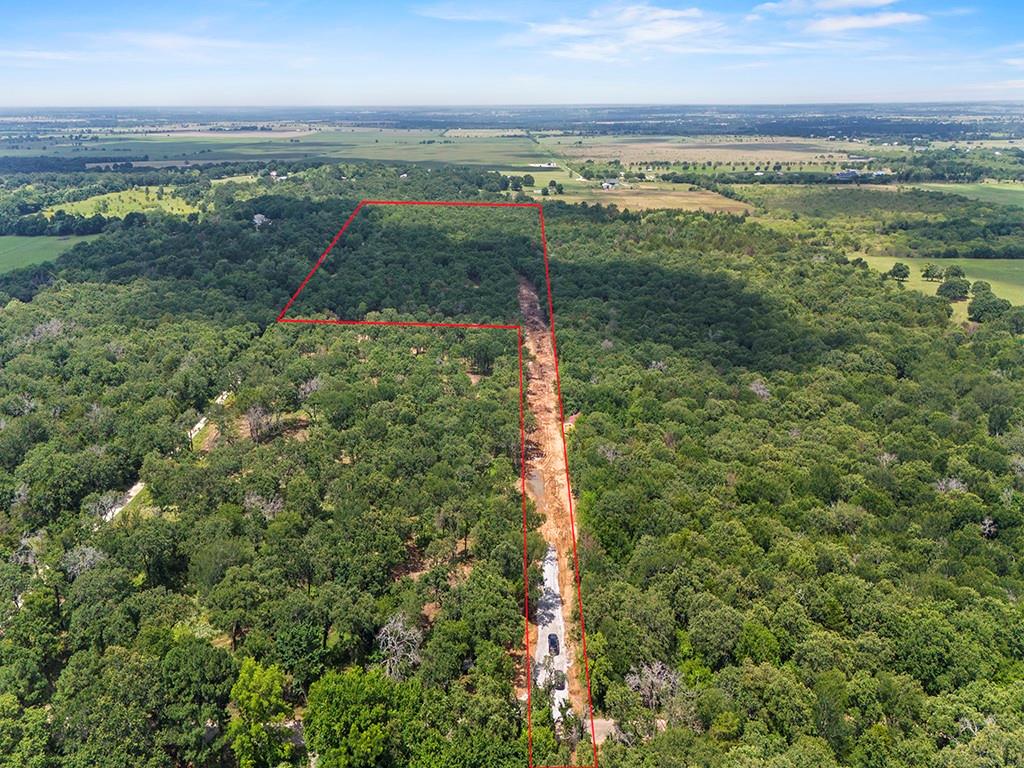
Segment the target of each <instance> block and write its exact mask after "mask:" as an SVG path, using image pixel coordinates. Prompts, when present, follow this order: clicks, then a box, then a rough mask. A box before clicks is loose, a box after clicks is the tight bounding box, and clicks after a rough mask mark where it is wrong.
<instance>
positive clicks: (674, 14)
mask: <svg viewBox="0 0 1024 768" xmlns="http://www.w3.org/2000/svg"><path fill="white" fill-rule="evenodd" d="M527 28H528V32H527V34H525V35H519V36H514V37H512V38H509V39H508V40H509V41H510V42H512V43H513V44H521V45H538V44H539V45H547V44H549V43H554V42H556V41H557V42H558V47H557V48H554V49H553V50H552V55H554V56H558V57H561V58H568V59H614V58H617V57H619V56H621V55H623V54H625V53H627V52H631V53H639V54H641V55H643V54H644V53H645V52H647V53H649V52H651V51H661V52H676V53H678V52H682V49H683V48H685V47H686V46H687V45H691V44H692V42H693V41H694V40H695V39H698V38H699V39H700V40H701V42H702V45H703V46H704V47H707V42H708V38H709V36H714V35H718V36H720V35H721V34H722V33H724V32H725V31H726V30H725V25H724V24H722V23H721V22H719V21H717V20H715V19H712V18H710V17H708V16H706V15H705V13H704V12H703V11H701V10H700V9H699V8H682V9H678V8H662V7H659V6H655V5H648V4H637V5H626V6H610V7H606V8H601V9H598V10H595V11H592V12H591V13H589V14H588V15H586V16H583V17H577V18H568V17H563V18H561V19H558V20H557V21H552V22H530V23H528V24H527Z"/></svg>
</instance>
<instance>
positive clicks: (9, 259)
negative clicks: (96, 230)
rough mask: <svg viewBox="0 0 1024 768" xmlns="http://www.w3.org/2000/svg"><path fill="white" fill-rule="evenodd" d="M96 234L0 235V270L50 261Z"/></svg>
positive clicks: (94, 237) (92, 238)
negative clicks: (80, 235) (66, 235)
mask: <svg viewBox="0 0 1024 768" xmlns="http://www.w3.org/2000/svg"><path fill="white" fill-rule="evenodd" d="M96 237H97V235H85V236H82V237H21V236H19V235H2V236H0V272H7V271H8V270H11V269H18V268H19V267H27V266H29V265H31V264H39V263H41V262H44V261H52V260H53V259H55V258H57V257H58V256H60V255H61V254H62V253H64V251H66V250H67V249H68V248H70V247H71V246H73V245H75V244H76V243H84V242H88V241H89V240H95V239H96Z"/></svg>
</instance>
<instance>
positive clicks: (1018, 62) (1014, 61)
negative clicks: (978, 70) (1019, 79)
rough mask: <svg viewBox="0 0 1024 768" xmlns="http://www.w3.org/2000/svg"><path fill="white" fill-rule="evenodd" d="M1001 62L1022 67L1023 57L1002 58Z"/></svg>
mask: <svg viewBox="0 0 1024 768" xmlns="http://www.w3.org/2000/svg"><path fill="white" fill-rule="evenodd" d="M1003 64H1006V65H1007V66H1010V67H1019V68H1020V69H1024V59H1003Z"/></svg>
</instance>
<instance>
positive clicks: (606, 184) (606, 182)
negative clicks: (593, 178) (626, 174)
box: [601, 179, 619, 189]
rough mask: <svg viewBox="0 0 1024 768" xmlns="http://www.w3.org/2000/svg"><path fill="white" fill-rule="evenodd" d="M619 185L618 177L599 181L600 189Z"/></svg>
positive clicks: (613, 187)
mask: <svg viewBox="0 0 1024 768" xmlns="http://www.w3.org/2000/svg"><path fill="white" fill-rule="evenodd" d="M618 186H619V180H618V179H605V180H604V181H602V182H601V189H615V188H617V187H618Z"/></svg>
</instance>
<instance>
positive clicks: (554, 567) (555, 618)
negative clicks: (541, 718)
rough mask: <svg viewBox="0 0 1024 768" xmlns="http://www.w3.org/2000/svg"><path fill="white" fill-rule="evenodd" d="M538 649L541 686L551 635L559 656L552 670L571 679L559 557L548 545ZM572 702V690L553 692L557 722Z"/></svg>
mask: <svg viewBox="0 0 1024 768" xmlns="http://www.w3.org/2000/svg"><path fill="white" fill-rule="evenodd" d="M536 610H537V613H536V617H537V645H536V648H535V650H534V654H533V677H534V680H535V681H536V683H537V685H538V686H541V687H543V686H544V684H545V682H547V675H548V665H546V664H545V661H546V660H547V657H548V635H550V634H553V635H556V636H557V637H558V655H557V656H553V657H551V660H550V669H551V670H553V671H554V670H557V671H559V672H561V673H562V674H563V675H565V680H566V681H568V679H569V663H570V662H569V657H568V656H567V655H566V653H565V614H564V613H563V611H562V597H561V595H560V594H559V593H558V555H557V554H556V553H555V548H554V547H552V546H551V545H548V552H547V554H546V555H545V556H544V589H543V591H542V592H541V596H540V601H539V602H538V605H537V609H536ZM567 701H569V690H568V686H567V685H566V686H565V687H563V688H562V690H558V689H557V688H554V689H552V691H551V716H552V717H553V718H554V719H555V720H557V719H558V718H559V713H560V711H561V707H562V704H564V703H565V702H567Z"/></svg>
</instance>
